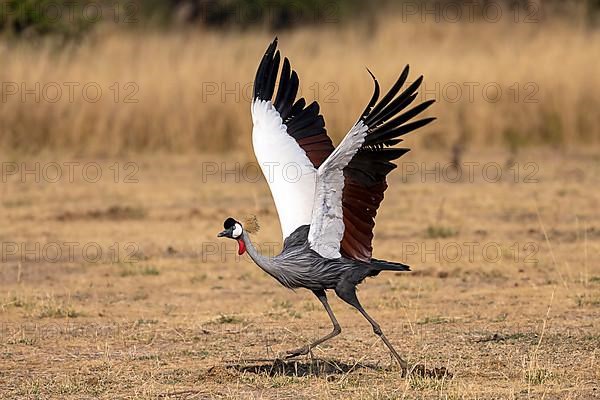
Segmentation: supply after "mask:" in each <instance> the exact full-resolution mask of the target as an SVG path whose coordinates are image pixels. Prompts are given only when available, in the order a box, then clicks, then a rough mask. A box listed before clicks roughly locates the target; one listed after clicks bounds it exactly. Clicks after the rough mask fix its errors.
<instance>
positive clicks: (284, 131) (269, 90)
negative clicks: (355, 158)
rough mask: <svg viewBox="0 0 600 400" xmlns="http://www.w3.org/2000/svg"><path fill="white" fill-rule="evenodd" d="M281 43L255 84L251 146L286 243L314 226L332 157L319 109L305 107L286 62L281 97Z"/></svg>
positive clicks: (262, 65) (271, 50)
mask: <svg viewBox="0 0 600 400" xmlns="http://www.w3.org/2000/svg"><path fill="white" fill-rule="evenodd" d="M276 47H277V38H275V40H274V41H273V43H271V45H270V46H269V48H268V49H267V51H266V52H265V55H264V56H263V58H262V60H261V62H260V65H259V66H258V70H257V72H256V78H255V80H254V96H253V101H252V108H251V111H252V122H253V124H254V127H253V129H252V145H253V147H254V153H255V155H256V158H257V160H258V163H259V164H260V167H261V170H262V172H263V175H264V176H265V179H266V180H267V182H268V184H269V188H270V189H271V194H272V196H273V200H274V202H275V207H276V208H277V213H278V215H279V221H280V223H281V231H282V233H283V239H284V240H285V238H287V237H288V236H289V235H290V234H291V233H292V232H294V231H295V230H296V229H297V228H298V227H300V226H302V225H309V224H310V223H311V216H312V210H313V202H314V198H315V184H316V175H317V168H318V167H319V166H320V165H321V163H322V162H323V161H324V160H325V159H326V158H327V156H329V154H331V152H332V151H333V144H332V142H331V139H330V138H329V136H327V132H326V130H325V121H324V120H323V117H322V116H321V115H320V114H319V105H318V104H317V103H316V102H313V103H311V104H309V105H306V101H305V100H304V99H303V98H301V99H298V100H296V94H297V93H298V86H299V80H298V75H297V74H296V72H295V71H293V70H292V69H291V66H290V62H289V60H288V59H287V58H285V59H284V60H283V66H282V68H281V73H280V74H279V75H280V77H279V85H278V88H277V94H276V96H275V98H274V99H273V94H274V92H275V83H276V80H277V76H278V73H279V63H280V60H281V58H280V54H279V51H276Z"/></svg>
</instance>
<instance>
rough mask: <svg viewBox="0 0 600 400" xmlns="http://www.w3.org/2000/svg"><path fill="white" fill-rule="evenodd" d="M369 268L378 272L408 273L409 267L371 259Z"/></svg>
mask: <svg viewBox="0 0 600 400" xmlns="http://www.w3.org/2000/svg"><path fill="white" fill-rule="evenodd" d="M371 266H372V267H374V269H376V270H379V271H410V267H409V266H408V265H406V264H402V263H397V262H393V261H385V260H378V259H376V258H371Z"/></svg>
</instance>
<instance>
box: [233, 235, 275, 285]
mask: <svg viewBox="0 0 600 400" xmlns="http://www.w3.org/2000/svg"><path fill="white" fill-rule="evenodd" d="M242 240H243V241H244V244H245V245H246V252H248V255H249V256H250V258H251V259H252V260H253V261H254V262H255V263H256V265H258V266H259V267H260V268H261V269H262V270H263V271H265V272H266V273H267V274H269V275H271V276H272V277H273V278H275V279H277V280H279V281H280V278H281V271H280V268H279V266H278V265H276V264H275V262H274V261H273V259H272V258H271V257H266V256H263V255H262V254H261V253H260V252H259V251H258V250H256V248H255V247H254V245H253V244H252V241H251V240H250V235H248V233H246V231H243V232H242Z"/></svg>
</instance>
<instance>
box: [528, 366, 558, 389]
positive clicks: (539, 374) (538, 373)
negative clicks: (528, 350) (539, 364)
mask: <svg viewBox="0 0 600 400" xmlns="http://www.w3.org/2000/svg"><path fill="white" fill-rule="evenodd" d="M552 377H553V374H552V372H551V371H548V370H547V369H545V368H532V369H530V370H527V371H525V377H524V378H525V382H526V383H528V384H530V385H542V384H544V383H546V382H547V381H549V380H550V379H552Z"/></svg>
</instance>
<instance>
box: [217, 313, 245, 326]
mask: <svg viewBox="0 0 600 400" xmlns="http://www.w3.org/2000/svg"><path fill="white" fill-rule="evenodd" d="M216 322H217V323H218V324H239V323H241V322H243V319H241V318H240V317H237V316H235V315H225V314H221V315H219V317H218V318H217V319H216Z"/></svg>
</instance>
